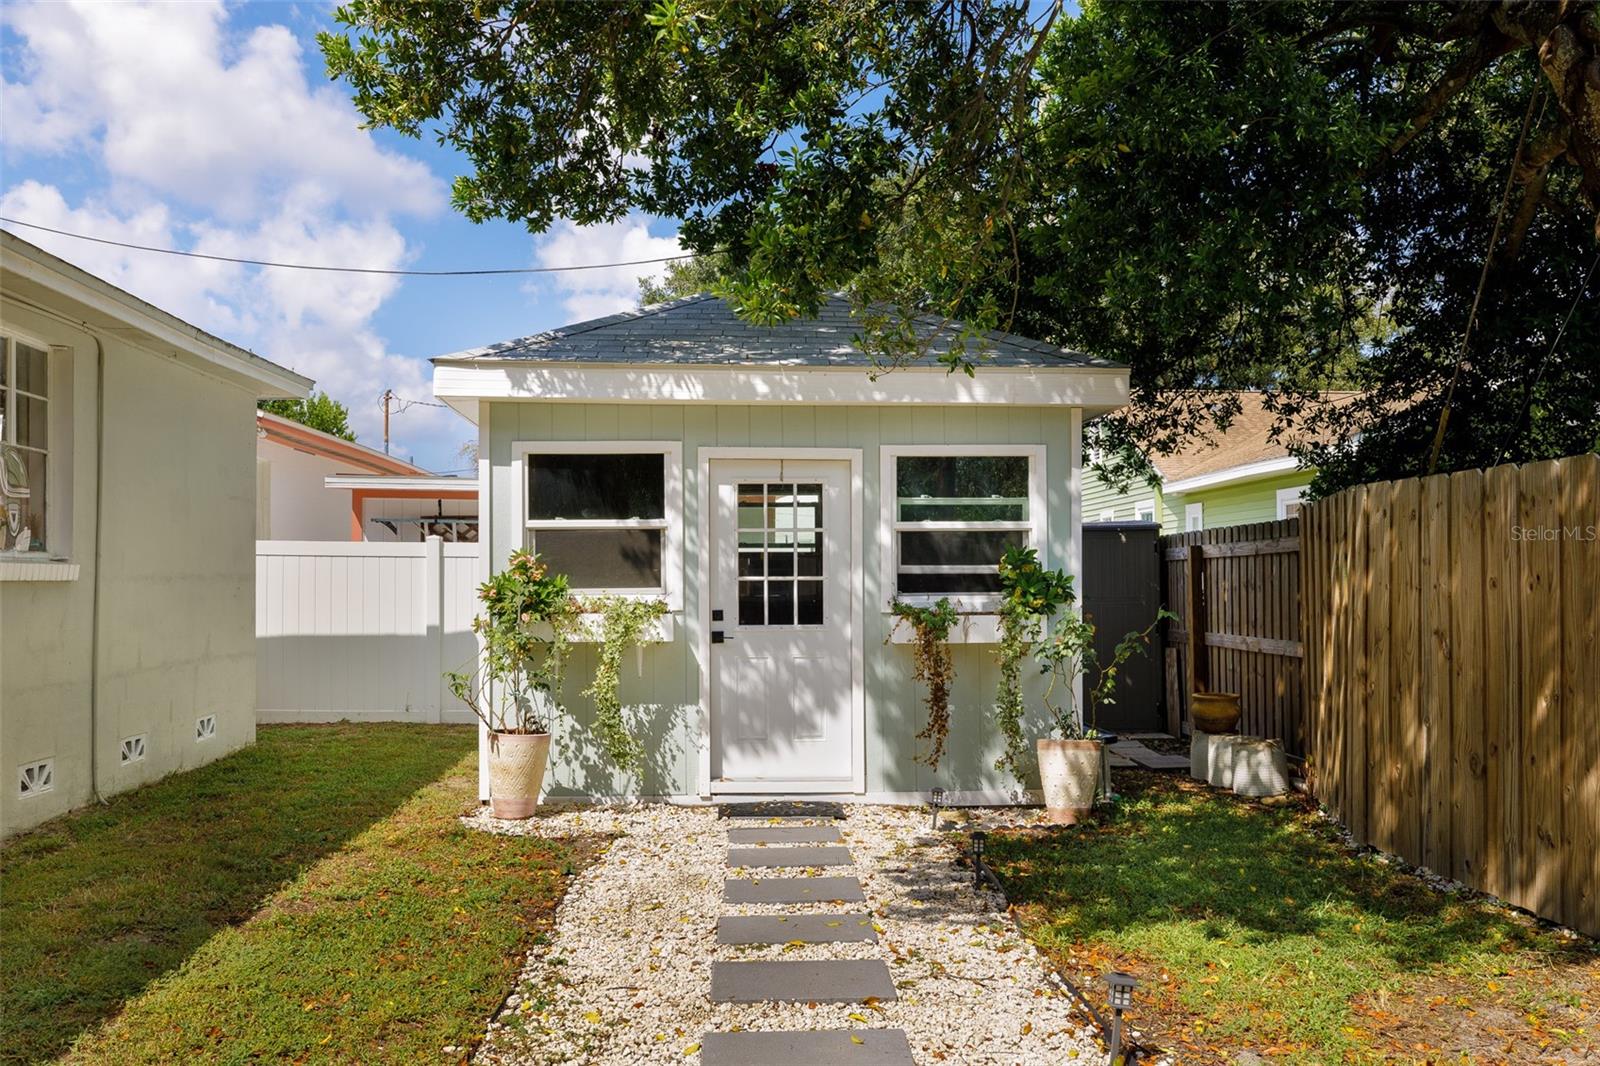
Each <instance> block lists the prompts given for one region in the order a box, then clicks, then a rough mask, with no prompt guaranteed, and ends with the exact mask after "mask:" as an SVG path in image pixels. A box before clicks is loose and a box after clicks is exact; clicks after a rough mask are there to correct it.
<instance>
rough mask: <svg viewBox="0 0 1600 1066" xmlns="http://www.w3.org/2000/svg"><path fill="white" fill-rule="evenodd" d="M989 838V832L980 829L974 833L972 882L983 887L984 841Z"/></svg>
mask: <svg viewBox="0 0 1600 1066" xmlns="http://www.w3.org/2000/svg"><path fill="white" fill-rule="evenodd" d="M988 839H989V834H988V833H985V832H984V831H983V830H981V829H980V830H978V831H977V832H975V833H973V834H972V883H973V884H975V885H977V886H978V887H979V888H982V887H983V842H984V841H985V840H988Z"/></svg>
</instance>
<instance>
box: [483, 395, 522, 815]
mask: <svg viewBox="0 0 1600 1066" xmlns="http://www.w3.org/2000/svg"><path fill="white" fill-rule="evenodd" d="M492 406H493V405H491V404H486V403H481V404H474V405H473V412H472V413H473V416H474V417H473V419H472V421H473V422H475V423H477V426H478V581H479V583H480V584H481V583H483V582H485V581H488V580H489V575H490V574H491V573H493V572H494V544H495V537H494V526H495V523H494V507H493V506H492V505H493V502H494V455H493V442H492V441H491V439H490V436H489V412H490V410H491V409H492ZM518 465H520V464H518ZM474 613H476V610H474ZM475 636H476V638H477V640H476V643H477V655H478V658H477V660H476V662H482V661H483V651H484V641H483V635H482V634H481V633H479V634H475ZM474 665H476V663H475V664H474ZM493 698H494V692H493V689H492V687H491V688H490V690H489V691H487V692H485V693H484V699H485V700H493ZM489 706H493V704H492V703H490V704H489ZM473 717H477V716H476V715H474V716H473ZM478 799H479V801H480V802H482V803H488V802H489V726H488V724H487V723H485V722H484V721H483V720H482V719H478Z"/></svg>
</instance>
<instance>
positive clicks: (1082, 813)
mask: <svg viewBox="0 0 1600 1066" xmlns="http://www.w3.org/2000/svg"><path fill="white" fill-rule="evenodd" d="M1037 749H1038V753H1039V784H1040V787H1041V788H1042V790H1043V792H1044V806H1045V811H1046V813H1047V817H1048V818H1049V820H1050V821H1051V822H1053V823H1055V824H1056V825H1076V824H1077V823H1078V822H1080V821H1082V820H1084V819H1085V818H1087V817H1089V815H1090V813H1091V812H1093V810H1094V797H1095V792H1096V791H1097V790H1098V789H1099V787H1100V777H1101V774H1102V772H1103V769H1104V763H1105V746H1104V745H1103V744H1101V743H1100V742H1099V741H1098V740H1040V741H1037Z"/></svg>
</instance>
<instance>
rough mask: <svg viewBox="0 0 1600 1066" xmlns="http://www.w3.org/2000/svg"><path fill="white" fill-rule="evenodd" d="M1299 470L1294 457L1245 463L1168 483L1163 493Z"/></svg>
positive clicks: (1185, 490)
mask: <svg viewBox="0 0 1600 1066" xmlns="http://www.w3.org/2000/svg"><path fill="white" fill-rule="evenodd" d="M1298 469H1300V464H1299V463H1298V462H1296V461H1295V458H1294V456H1292V455H1285V456H1281V457H1279V458H1277V459H1263V460H1261V462H1259V463H1245V464H1244V465H1243V466H1230V467H1228V469H1226V470H1218V471H1215V472H1213V473H1210V474H1199V475H1197V476H1195V477H1191V478H1184V479H1183V480H1182V481H1170V482H1167V483H1166V485H1165V486H1163V491H1165V492H1168V493H1178V492H1194V491H1195V490H1197V489H1210V488H1216V487H1217V486H1218V485H1235V484H1238V483H1239V482H1241V481H1254V480H1256V479H1257V478H1263V477H1271V476H1272V475H1273V474H1286V473H1289V472H1291V471H1294V470H1298Z"/></svg>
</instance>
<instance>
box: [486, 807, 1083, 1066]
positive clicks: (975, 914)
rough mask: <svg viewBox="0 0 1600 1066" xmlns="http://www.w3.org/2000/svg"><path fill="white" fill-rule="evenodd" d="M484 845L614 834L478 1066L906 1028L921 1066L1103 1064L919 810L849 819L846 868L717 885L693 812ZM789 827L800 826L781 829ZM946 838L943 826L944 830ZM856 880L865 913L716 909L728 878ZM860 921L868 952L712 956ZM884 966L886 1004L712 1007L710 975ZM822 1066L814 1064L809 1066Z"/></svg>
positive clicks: (707, 843) (747, 951) (1015, 813)
mask: <svg viewBox="0 0 1600 1066" xmlns="http://www.w3.org/2000/svg"><path fill="white" fill-rule="evenodd" d="M1038 818H1039V814H1038V812H1037V811H1030V810H1026V809H1022V810H1017V809H1009V810H994V811H989V810H976V809H969V810H966V811H963V812H961V815H960V817H959V818H958V819H950V820H949V821H961V822H964V823H966V824H968V825H969V826H975V825H979V824H981V825H984V826H986V827H990V826H997V825H1002V824H1031V823H1033V822H1036V821H1037V820H1038ZM464 821H465V823H466V824H467V825H468V826H470V827H472V828H475V829H480V830H485V831H489V832H499V833H512V834H534V835H544V836H561V835H566V834H570V833H573V832H609V833H616V834H618V838H617V840H616V841H615V842H614V843H612V845H611V846H610V848H609V849H608V851H607V853H606V855H605V856H604V857H603V858H602V859H601V860H600V861H599V862H598V863H597V864H596V865H595V866H593V867H591V868H590V869H589V870H588V871H586V872H585V873H584V874H583V876H581V877H580V878H579V879H578V880H577V882H576V883H575V884H573V886H572V887H571V888H570V889H569V891H568V893H567V897H566V899H565V901H564V902H563V903H562V904H561V907H560V910H559V911H558V912H557V915H556V925H555V929H554V930H553V932H552V933H551V935H550V937H549V942H548V944H544V945H541V946H539V947H537V948H536V949H535V950H534V951H533V952H532V953H531V954H530V955H529V957H528V960H527V963H526V965H525V967H524V969H523V971H522V975H521V979H520V980H519V982H518V987H517V991H516V992H515V993H513V994H512V996H510V997H509V998H508V1000H507V1001H506V1005H505V1007H504V1008H503V1009H502V1010H501V1012H500V1014H499V1015H498V1016H497V1017H496V1018H494V1019H493V1020H492V1021H491V1022H490V1023H489V1026H488V1032H487V1035H486V1038H485V1040H484V1042H483V1044H482V1045H481V1046H480V1048H479V1049H478V1051H477V1053H476V1056H475V1058H474V1061H476V1062H480V1063H494V1064H531V1063H538V1064H540V1066H557V1064H561V1066H566V1064H572V1066H577V1064H591V1063H593V1064H601V1066H605V1064H616V1066H624V1064H628V1066H631V1064H633V1063H680V1064H681V1063H684V1062H686V1061H694V1052H695V1050H696V1046H697V1045H698V1044H699V1042H700V1038H701V1035H702V1034H703V1033H704V1032H706V1031H708V1030H728V1031H732V1030H737V1029H751V1030H776V1029H844V1028H852V1027H855V1028H860V1027H868V1028H900V1029H904V1030H905V1031H906V1034H907V1036H908V1037H909V1039H910V1042H911V1047H912V1050H913V1054H914V1055H915V1057H916V1059H917V1061H918V1062H919V1063H933V1062H950V1063H961V1064H974V1066H986V1064H993V1066H1014V1064H1017V1066H1020V1064H1039V1066H1046V1064H1048V1066H1058V1064H1059V1063H1061V1062H1063V1061H1066V1060H1069V1059H1082V1060H1083V1061H1086V1062H1097V1061H1099V1060H1100V1059H1101V1058H1103V1055H1104V1053H1103V1052H1102V1051H1101V1050H1100V1044H1099V1042H1098V1040H1097V1034H1096V1033H1095V1032H1094V1031H1093V1030H1092V1028H1091V1027H1089V1025H1088V1024H1087V1023H1086V1022H1085V1021H1084V1020H1083V1018H1082V1016H1081V1015H1080V1014H1078V1013H1075V1012H1074V1008H1073V1005H1072V1003H1071V1001H1070V999H1069V997H1068V996H1067V994H1066V992H1065V990H1064V989H1063V988H1062V987H1061V985H1060V984H1059V982H1058V980H1057V979H1056V977H1055V975H1054V974H1052V973H1050V972H1049V971H1048V968H1047V966H1046V964H1045V962H1044V960H1043V959H1042V958H1041V957H1040V956H1039V955H1038V953H1037V952H1036V951H1035V950H1034V949H1033V947H1032V945H1030V944H1028V943H1027V941H1026V940H1024V939H1023V938H1022V937H1021V936H1020V935H1019V934H1018V932H1017V930H1016V928H1015V926H1014V925H1013V924H1012V922H1011V919H1010V917H1009V915H1008V914H1007V911H1006V907H1005V901H1004V899H1003V898H1002V897H1001V896H999V895H998V894H996V893H992V892H979V891H976V890H974V888H973V887H972V879H971V875H970V872H967V871H965V870H962V869H960V868H957V867H956V866H955V859H956V857H957V855H956V847H957V844H958V842H959V841H961V840H964V836H958V835H957V834H954V833H950V832H944V833H937V834H936V833H933V832H931V831H930V829H929V818H928V812H927V811H926V810H922V809H911V808H892V807H868V806H855V807H850V808H848V809H847V816H846V818H845V819H843V820H842V821H839V822H833V823H819V824H834V825H837V826H838V827H839V829H840V831H841V833H842V834H843V835H844V837H845V841H844V843H845V844H846V845H847V846H848V847H849V848H850V851H851V854H852V856H853V857H854V859H855V860H856V861H855V865H854V866H834V867H827V868H826V869H813V870H804V869H781V870H772V869H766V868H762V869H752V870H749V871H744V872H742V873H741V871H730V870H728V869H727V868H726V866H725V862H726V850H727V846H728V845H727V835H726V832H725V830H726V829H728V828H732V827H735V826H741V825H745V826H748V825H762V824H765V823H763V822H761V821H759V820H742V819H724V820H718V819H717V817H716V815H715V813H714V812H713V811H710V810H707V809H704V808H689V807H672V806H668V805H664V804H634V805H619V806H610V807H583V808H570V807H569V808H566V809H563V810H557V811H553V812H551V813H549V814H545V815H543V816H541V817H538V818H533V819H530V820H528V821H526V822H502V821H497V820H496V819H494V818H491V817H489V815H488V813H487V811H481V812H478V813H475V814H472V815H470V816H468V817H466V818H465V819H464ZM784 824H788V825H793V824H804V823H796V822H793V821H789V822H785V823H784ZM947 824H948V822H947ZM808 874H809V875H815V876H845V877H849V876H854V877H858V878H860V880H861V883H862V886H863V887H864V889H865V891H866V895H867V902H866V903H865V904H863V903H844V904H827V903H817V904H743V905H732V904H725V903H724V902H723V901H722V881H723V878H724V877H734V876H751V877H756V878H771V877H793V876H806V875H808ZM835 910H836V911H841V912H849V911H866V912H870V913H871V914H872V915H873V918H874V921H875V922H876V924H877V926H878V929H879V933H880V935H879V938H878V942H877V943H876V944H810V945H802V946H784V945H772V946H764V945H756V946H752V947H746V946H734V945H718V944H716V943H715V928H716V919H717V917H718V916H719V915H724V914H799V913H804V912H807V911H835ZM753 959H883V960H885V961H886V962H888V963H889V967H890V973H891V974H892V975H893V977H894V981H895V985H896V988H897V989H898V991H899V996H900V998H899V1000H898V1001H897V1002H893V1003H881V1004H872V1005H860V1004H819V1005H817V1006H814V1007H813V1006H809V1005H806V1004H720V1003H719V1004H713V1003H712V1002H711V1000H710V988H711V962H712V960H727V961H733V960H753ZM819 1066H820V1064H819Z"/></svg>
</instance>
